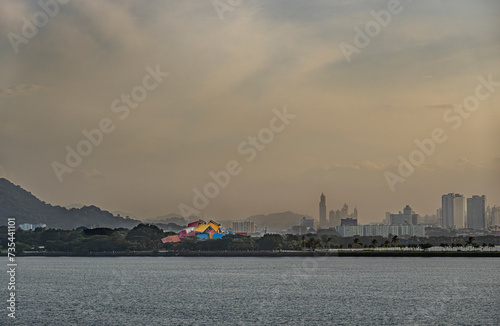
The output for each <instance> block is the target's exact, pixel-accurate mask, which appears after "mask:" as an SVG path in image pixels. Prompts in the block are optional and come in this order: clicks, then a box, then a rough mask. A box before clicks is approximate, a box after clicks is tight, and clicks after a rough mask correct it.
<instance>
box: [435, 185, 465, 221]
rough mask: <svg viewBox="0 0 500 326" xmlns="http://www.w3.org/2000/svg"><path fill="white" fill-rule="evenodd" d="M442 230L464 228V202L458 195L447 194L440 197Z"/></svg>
mask: <svg viewBox="0 0 500 326" xmlns="http://www.w3.org/2000/svg"><path fill="white" fill-rule="evenodd" d="M441 216H442V223H441V224H442V225H441V227H442V228H443V229H452V228H457V229H463V228H465V201H464V196H462V195H460V194H453V193H449V194H447V195H443V196H442V197H441Z"/></svg>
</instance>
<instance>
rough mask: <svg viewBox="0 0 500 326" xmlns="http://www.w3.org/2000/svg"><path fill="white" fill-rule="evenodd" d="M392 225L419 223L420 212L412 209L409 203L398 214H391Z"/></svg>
mask: <svg viewBox="0 0 500 326" xmlns="http://www.w3.org/2000/svg"><path fill="white" fill-rule="evenodd" d="M389 221H390V222H389V223H390V225H416V224H417V223H418V214H415V212H414V211H412V209H411V207H410V206H409V205H406V207H405V208H404V209H403V213H401V211H400V212H399V213H398V214H390V219H389Z"/></svg>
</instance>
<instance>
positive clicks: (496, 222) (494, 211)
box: [490, 206, 500, 226]
mask: <svg viewBox="0 0 500 326" xmlns="http://www.w3.org/2000/svg"><path fill="white" fill-rule="evenodd" d="M490 220H491V225H492V226H500V206H493V207H492V208H491V213H490Z"/></svg>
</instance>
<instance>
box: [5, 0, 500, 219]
mask: <svg viewBox="0 0 500 326" xmlns="http://www.w3.org/2000/svg"><path fill="white" fill-rule="evenodd" d="M285 2H286V6H284V5H283V4H284V3H285ZM387 3H388V2H387V1H376V2H370V3H369V4H368V3H367V2H366V1H355V2H353V1H337V2H311V3H309V2H304V1H289V0H287V1H272V2H271V1H243V2H242V3H241V5H239V6H236V7H234V8H232V10H227V11H224V12H223V13H221V12H218V11H217V9H216V8H214V5H213V3H212V1H203V2H202V1H196V2H195V1H192V2H177V1H165V2H155V1H151V2H141V3H140V4H138V3H136V2H134V1H124V2H116V3H111V2H99V1H73V2H70V3H68V4H64V5H61V6H60V7H59V11H58V13H57V15H54V17H50V19H49V21H48V22H47V23H46V24H45V25H44V26H43V27H40V28H39V30H38V32H37V34H36V35H35V36H33V37H32V38H25V39H26V40H27V42H21V43H17V45H16V46H15V45H13V43H12V38H11V39H9V38H8V37H6V35H7V34H8V33H9V32H11V33H15V34H17V35H21V36H22V35H23V34H22V33H23V21H22V20H20V19H19V17H23V16H25V17H32V16H33V14H34V13H36V12H38V11H40V10H41V8H40V6H39V4H38V3H37V2H12V1H9V2H2V3H0V30H1V31H2V34H4V36H5V37H2V38H1V40H0V43H1V46H0V57H1V58H2V60H0V69H1V71H2V74H1V75H0V177H5V178H8V179H9V180H11V181H12V182H14V183H16V184H19V185H21V186H22V187H23V188H25V189H28V190H29V191H31V192H32V193H33V194H35V195H36V196H37V197H39V198H40V199H42V200H44V201H46V202H50V203H52V204H58V205H70V204H75V203H77V204H88V205H90V204H92V205H97V206H99V207H101V208H103V209H107V210H110V211H115V210H120V211H124V212H130V213H131V214H134V215H136V216H138V217H153V216H158V215H164V214H168V213H178V214H180V213H181V212H180V210H179V205H180V204H183V203H184V204H186V205H190V206H193V196H194V193H193V188H196V189H199V190H200V191H203V187H204V186H205V185H206V184H207V183H209V182H212V181H213V177H212V176H211V175H210V172H211V171H212V172H214V173H217V172H219V171H222V170H224V171H226V170H228V162H232V161H236V162H237V163H238V166H237V167H236V166H234V165H233V167H232V168H233V170H238V168H239V169H240V170H238V171H240V172H239V173H234V175H231V176H230V180H229V181H228V183H227V186H226V187H224V188H223V189H220V193H218V194H217V195H216V196H214V198H210V199H209V203H208V205H207V206H206V207H205V208H204V209H203V212H204V215H205V216H209V217H213V218H217V219H221V220H224V219H242V218H246V217H248V216H250V215H254V214H261V213H264V214H266V213H272V212H281V211H287V210H290V211H294V212H297V213H301V214H307V215H310V216H313V217H315V218H317V217H318V198H319V195H320V194H321V193H322V192H324V193H325V195H326V196H327V202H326V205H327V209H328V210H330V209H339V208H341V207H342V205H343V204H344V203H348V204H349V206H350V207H353V208H354V207H355V206H356V207H357V209H358V211H359V218H360V220H361V221H362V222H363V223H369V222H375V221H380V220H381V219H383V218H384V217H385V212H386V211H392V212H396V211H398V210H401V209H402V208H403V207H404V206H405V205H406V204H409V205H411V207H412V208H413V209H414V210H415V211H416V212H417V213H419V214H421V215H424V214H433V213H435V210H436V209H437V208H439V207H440V205H441V196H442V195H443V194H447V193H450V192H454V193H461V194H464V195H465V196H466V197H470V196H471V195H483V194H485V195H487V196H488V202H490V203H492V204H500V187H499V184H500V147H499V146H498V140H499V139H500V128H499V127H498V121H499V118H500V87H498V84H495V83H498V82H500V55H499V54H500V45H499V42H498V40H499V36H500V23H499V22H498V19H497V16H498V12H499V10H500V3H498V2H493V1H436V2H419V1H413V2H410V1H401V4H400V6H399V7H398V10H396V11H399V12H398V13H397V14H393V15H392V16H391V17H390V21H389V22H388V25H387V26H385V27H384V26H382V27H381V28H380V31H379V33H377V35H376V36H373V37H369V44H367V45H366V46H365V47H363V48H361V47H360V48H356V49H357V51H355V52H354V53H351V54H350V55H346V53H345V49H346V48H345V46H344V48H343V47H342V46H341V44H343V43H344V44H348V45H350V46H355V44H356V40H357V39H356V34H357V32H356V30H355V29H354V28H355V27H358V28H361V30H365V25H366V24H367V23H368V22H370V21H376V18H374V17H375V16H374V15H373V13H371V12H372V11H375V12H379V11H381V10H388V4H387ZM492 22H497V23H496V27H497V28H492V27H493V26H492V25H494V24H492ZM358 40H359V39H358ZM14 44H15V43H14ZM13 48H14V49H13ZM33 49H36V51H34V50H33ZM343 49H344V52H343ZM351 49H352V48H351ZM15 50H17V51H15ZM167 74H168V75H167ZM146 76H150V77H149V79H148V80H147V83H145V79H146ZM481 78H482V79H481ZM138 85H139V86H143V87H144V89H147V93H145V95H144V94H141V96H142V95H144V96H142V98H141V101H137V102H136V103H132V104H127V105H126V108H124V103H126V101H125V100H124V98H123V97H122V96H123V94H125V96H127V94H131V92H132V91H133V90H134V89H135V87H137V86H138ZM478 85H483V86H482V88H481V91H480V93H479V94H482V95H481V96H484V99H482V98H480V97H481V96H478V95H477V94H478V93H477V92H476V89H477V87H478ZM488 86H489V87H488ZM484 94H488V97H487V98H486V95H484ZM470 96H475V97H476V98H479V100H478V108H477V109H475V110H474V111H473V112H464V111H453V110H455V109H456V106H454V105H464V106H466V105H465V104H466V103H467V102H464V101H465V99H467V98H468V97H470ZM136 97H137V96H136ZM132 98H135V97H134V96H133V95H132ZM117 100H118V102H115V101H117ZM117 103H118V104H117ZM277 112H278V113H277ZM283 112H288V114H290V115H293V117H291V118H290V119H289V120H288V123H286V122H285V121H284V120H283V119H284V118H283V114H284V113H283ZM459 112H462V113H461V114H460V113H459ZM445 115H447V117H448V119H446V118H444V116H445ZM103 119H104V121H105V123H104V124H103V123H102V121H103ZM107 119H109V120H107ZM109 121H111V124H109V123H108V124H106V122H109ZM458 122H460V124H459V123H458ZM96 128H97V129H98V128H100V129H101V130H103V129H104V130H105V131H101V133H102V142H96V143H98V145H93V146H92V148H91V149H90V150H89V153H88V155H87V156H83V155H81V156H82V157H81V162H78V164H74V165H75V166H74V167H69V168H70V170H71V171H69V169H68V170H67V171H66V172H64V173H62V174H61V173H59V176H58V173H57V172H56V170H55V169H54V162H58V163H60V164H61V165H66V166H67V165H68V164H67V161H66V160H67V159H66V158H67V155H68V149H67V148H68V147H70V148H71V149H72V150H75V151H77V147H78V144H79V143H80V142H81V141H82V140H87V139H88V137H87V136H86V135H85V132H82V131H83V130H86V131H87V134H88V133H89V132H91V131H92V130H94V129H96ZM263 128H268V129H267V130H271V132H272V134H269V133H268V132H267V134H266V132H262V130H263ZM436 128H438V129H442V131H443V133H442V134H441V136H439V137H435V138H438V139H440V141H439V142H436V141H433V143H434V146H435V147H433V148H434V150H432V151H430V152H429V153H430V154H429V155H427V154H425V155H424V156H423V159H422V162H421V164H419V166H414V170H415V171H414V172H411V173H408V174H409V175H408V176H405V177H404V178H403V179H404V182H397V183H395V184H394V185H393V190H394V191H392V190H391V187H390V186H389V184H388V182H387V180H386V176H385V175H384V173H385V172H387V171H389V172H391V173H393V174H395V175H398V165H400V159H399V157H400V156H401V157H403V158H404V159H405V160H408V161H409V160H410V154H411V153H412V152H413V151H415V150H419V148H420V147H419V146H418V145H417V144H416V141H417V142H418V141H423V140H424V139H432V138H433V132H434V130H436ZM259 133H260V135H261V137H260V138H259ZM249 137H257V139H258V144H257V145H255V143H254V142H253V141H252V140H251V139H252V138H250V139H249ZM262 137H264V138H262ZM266 137H267V138H266ZM262 139H264V140H265V141H264V142H263V141H262ZM441 140H442V141H441ZM252 143H253V144H254V145H252ZM242 144H243V145H242ZM81 149H82V148H81ZM251 149H253V151H252V150H251ZM252 153H253V154H252ZM59 167H60V166H59ZM59 171H61V170H59Z"/></svg>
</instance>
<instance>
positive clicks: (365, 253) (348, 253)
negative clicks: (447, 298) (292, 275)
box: [2, 250, 500, 257]
mask: <svg viewBox="0 0 500 326" xmlns="http://www.w3.org/2000/svg"><path fill="white" fill-rule="evenodd" d="M5 255H6V254H5V253H2V256H5ZM40 256H42V257H314V256H331V257H335V256H338V257H500V251H396V250H387V251H381V250H377V251H373V250H340V251H320V250H317V251H312V250H306V251H182V252H181V251H178V252H176V251H158V252H155V251H143V252H91V253H87V254H78V253H72V252H25V253H23V254H22V255H19V257H40Z"/></svg>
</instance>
